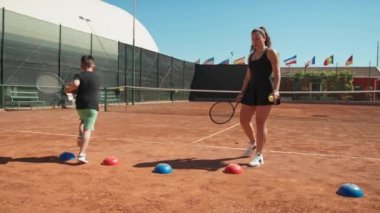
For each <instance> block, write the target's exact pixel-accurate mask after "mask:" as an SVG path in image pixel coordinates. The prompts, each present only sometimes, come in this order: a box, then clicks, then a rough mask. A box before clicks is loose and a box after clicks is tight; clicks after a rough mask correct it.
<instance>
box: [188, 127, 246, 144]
mask: <svg viewBox="0 0 380 213" xmlns="http://www.w3.org/2000/svg"><path fill="white" fill-rule="evenodd" d="M237 125H240V123H237V124H235V125H233V126H230V127H228V128H227V129H223V130H221V131H219V132H215V133H214V134H211V135H208V136H206V137H203V138H200V139H198V140H195V141H192V142H191V143H198V142H201V141H203V140H206V139H208V138H211V137H214V136H215V135H218V134H220V133H222V132H225V131H227V130H230V129H232V128H235V127H236V126H237Z"/></svg>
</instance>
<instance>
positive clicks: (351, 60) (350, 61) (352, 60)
mask: <svg viewBox="0 0 380 213" xmlns="http://www.w3.org/2000/svg"><path fill="white" fill-rule="evenodd" d="M353 62H354V56H353V55H351V56H350V57H349V58H348V59H347V61H346V66H349V65H351V64H352V63H353Z"/></svg>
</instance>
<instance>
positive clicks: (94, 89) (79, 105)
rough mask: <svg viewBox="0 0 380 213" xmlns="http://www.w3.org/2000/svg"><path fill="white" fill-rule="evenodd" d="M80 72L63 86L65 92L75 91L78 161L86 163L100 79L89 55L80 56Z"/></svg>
mask: <svg viewBox="0 0 380 213" xmlns="http://www.w3.org/2000/svg"><path fill="white" fill-rule="evenodd" d="M80 68H81V72H80V73H78V74H76V75H75V76H74V80H73V81H72V82H71V83H70V84H69V85H68V86H66V87H65V92H67V93H71V92H74V91H76V93H77V96H76V109H77V112H78V115H79V118H80V124H79V137H78V146H79V147H80V151H79V155H78V161H79V162H81V163H88V161H87V157H86V150H87V147H88V144H89V143H90V139H91V131H93V130H94V126H95V122H96V118H97V116H98V111H99V99H98V96H99V95H98V91H99V86H100V81H99V78H98V76H97V75H96V74H95V73H94V71H95V68H96V66H95V61H94V58H93V57H92V56H91V55H84V56H82V58H81V64H80Z"/></svg>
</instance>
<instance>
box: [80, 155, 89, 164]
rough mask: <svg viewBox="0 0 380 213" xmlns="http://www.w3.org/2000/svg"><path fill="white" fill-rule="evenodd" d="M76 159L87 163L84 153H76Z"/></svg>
mask: <svg viewBox="0 0 380 213" xmlns="http://www.w3.org/2000/svg"><path fill="white" fill-rule="evenodd" d="M78 161H79V162H81V163H88V160H87V158H86V155H84V154H81V155H78Z"/></svg>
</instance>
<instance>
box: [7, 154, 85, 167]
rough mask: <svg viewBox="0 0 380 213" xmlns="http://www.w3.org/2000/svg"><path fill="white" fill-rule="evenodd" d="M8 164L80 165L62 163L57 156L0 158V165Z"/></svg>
mask: <svg viewBox="0 0 380 213" xmlns="http://www.w3.org/2000/svg"><path fill="white" fill-rule="evenodd" d="M9 162H24V163H57V164H65V165H70V166H78V165H82V164H81V163H78V162H75V163H72V162H64V161H60V160H59V157H57V156H54V155H52V156H44V157H23V158H13V157H0V165H1V164H8V163H9Z"/></svg>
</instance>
